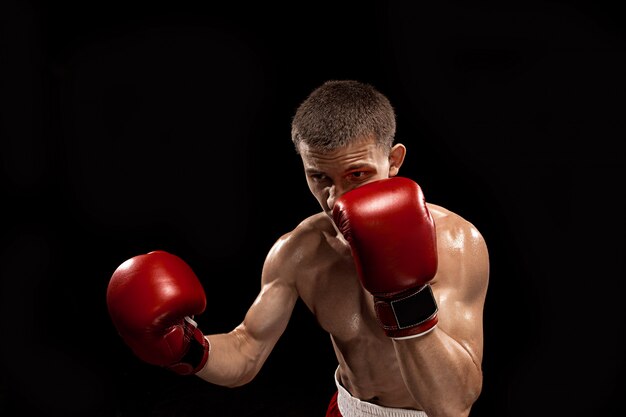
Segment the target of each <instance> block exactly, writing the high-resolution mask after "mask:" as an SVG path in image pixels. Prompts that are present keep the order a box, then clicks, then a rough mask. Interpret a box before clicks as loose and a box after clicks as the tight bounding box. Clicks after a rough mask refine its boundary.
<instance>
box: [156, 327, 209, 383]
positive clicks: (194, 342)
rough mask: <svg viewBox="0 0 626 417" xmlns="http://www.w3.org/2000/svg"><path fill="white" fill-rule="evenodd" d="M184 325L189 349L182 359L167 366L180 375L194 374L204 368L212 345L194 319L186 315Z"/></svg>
mask: <svg viewBox="0 0 626 417" xmlns="http://www.w3.org/2000/svg"><path fill="white" fill-rule="evenodd" d="M184 327H185V332H184V338H185V342H186V345H187V349H186V351H185V353H184V354H183V356H182V358H181V359H180V361H178V362H176V363H173V364H171V365H169V366H167V369H169V370H170V371H172V372H175V373H177V374H179V375H194V374H196V373H198V372H200V371H201V370H202V368H204V365H205V364H206V362H207V360H208V359H209V352H210V350H211V346H210V344H209V341H208V340H207V338H206V337H204V335H203V334H202V332H201V331H200V329H198V325H197V323H196V322H195V321H194V320H192V319H191V318H189V317H185V322H184Z"/></svg>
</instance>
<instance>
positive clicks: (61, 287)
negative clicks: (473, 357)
mask: <svg viewBox="0 0 626 417" xmlns="http://www.w3.org/2000/svg"><path fill="white" fill-rule="evenodd" d="M437 4H438V6H433V5H430V4H429V5H427V6H422V5H420V6H419V7H417V6H407V5H404V4H401V3H400V2H397V3H396V2H389V3H387V2H359V3H355V4H353V5H348V4H345V3H339V2H336V3H335V2H325V1H324V2H310V3H306V4H299V5H298V6H297V7H295V6H294V5H291V4H289V3H287V4H285V5H284V6H278V5H273V4H269V3H267V2H257V3H251V4H245V3H239V2H237V3H235V2H233V3H232V4H219V3H211V2H186V1H185V2H167V3H166V2H164V3H152V2H118V1H106V2H105V1H91V2H77V1H57V2H29V1H21V2H20V1H17V0H8V1H3V2H2V3H1V6H0V23H1V32H0V36H1V38H0V48H1V49H0V51H1V54H0V65H1V73H0V76H1V83H0V106H1V107H0V110H1V117H0V122H1V124H0V126H1V130H0V135H1V139H2V142H1V144H2V147H1V157H2V159H1V169H0V186H1V191H2V193H1V195H2V208H3V213H4V214H3V215H2V223H1V224H2V233H1V235H0V239H1V244H0V245H1V246H0V249H1V253H0V271H1V281H0V415H2V416H27V415H28V416H30V415H38V416H190V417H195V416H311V417H313V416H321V415H323V414H324V412H325V409H326V406H327V404H328V400H329V398H330V396H331V395H332V394H333V393H334V390H335V387H334V382H333V379H332V375H333V371H334V369H335V367H336V359H335V357H334V354H333V352H332V348H331V344H330V341H329V337H328V336H327V335H326V334H325V333H324V332H323V331H322V330H321V329H320V328H319V327H318V326H317V324H316V322H315V319H314V317H313V316H312V315H311V313H310V312H309V311H307V310H306V308H305V307H304V306H303V305H302V304H301V303H299V304H298V305H297V306H296V310H295V312H294V315H293V318H292V320H291V322H290V324H289V326H288V328H287V331H286V333H285V335H284V336H283V338H282V339H281V340H280V341H279V343H278V345H277V346H276V348H275V350H274V352H273V353H272V354H271V356H270V358H269V359H268V361H267V363H266V365H265V367H264V368H263V369H262V371H261V373H260V374H259V376H258V377H257V379H255V380H254V381H253V382H252V383H250V384H249V385H247V386H244V387H241V388H235V389H227V388H222V387H217V386H213V385H210V384H207V383H204V382H202V381H201V380H199V379H198V378H195V377H189V378H181V377H177V376H174V375H173V374H170V373H169V372H166V371H164V370H161V369H157V368H154V367H151V366H149V365H145V364H143V363H141V362H140V361H139V360H138V359H136V358H135V357H134V356H133V355H132V354H131V352H130V351H129V349H128V348H126V346H125V345H123V343H122V342H121V339H120V338H119V337H118V336H117V334H116V332H115V330H114V328H113V326H112V324H111V322H110V320H109V317H108V313H107V311H106V302H105V294H106V287H107V283H108V279H109V277H110V276H111V273H112V272H113V270H114V269H115V268H116V267H117V266H118V265H119V264H120V263H121V262H123V261H124V260H125V259H127V258H129V257H131V256H134V255H137V254H140V253H145V252H148V251H150V250H155V249H164V250H168V251H170V252H172V253H176V254H178V255H179V256H181V257H182V258H183V259H185V260H186V261H187V262H188V263H189V264H190V265H191V266H192V268H193V269H194V270H195V272H196V273H197V275H198V276H199V277H200V280H201V281H202V284H203V286H204V287H205V289H206V292H207V298H208V306H207V309H206V312H205V313H204V314H203V315H201V316H197V317H196V318H197V320H198V322H199V324H200V326H201V328H202V329H203V331H204V332H205V333H207V334H210V333H215V332H226V331H229V330H231V329H232V328H233V327H234V326H236V325H237V324H239V323H240V321H241V320H242V319H243V316H244V314H245V312H246V310H247V308H248V307H249V306H250V304H251V303H252V302H253V300H254V298H255V296H256V294H257V292H258V290H259V288H260V287H259V285H260V271H261V266H262V264H263V260H264V258H265V255H266V253H267V251H268V250H269V248H270V247H271V245H272V244H273V243H274V241H275V240H276V239H278V238H279V237H280V236H281V235H282V234H283V233H285V232H287V231H289V230H291V229H292V228H293V227H294V226H295V225H296V224H297V223H298V222H299V221H300V220H301V219H303V218H304V217H306V216H308V215H310V214H312V213H314V212H316V211H317V209H318V207H317V203H316V201H315V200H314V198H313V197H312V196H310V195H309V192H308V189H307V187H306V183H305V180H304V176H303V174H302V172H301V166H300V160H299V157H298V156H297V155H296V154H295V152H294V150H293V147H292V145H291V142H290V138H289V134H290V121H291V117H292V115H293V113H294V111H295V109H296V107H297V105H298V104H299V103H300V101H301V100H303V99H304V98H305V97H306V95H307V94H308V93H309V92H310V91H311V90H312V89H313V88H315V87H317V86H318V85H319V84H321V83H322V82H323V81H325V80H327V79H346V78H351V79H359V80H362V81H366V82H370V83H372V84H374V85H375V86H376V87H378V88H379V89H380V90H381V91H382V92H383V93H385V94H386V95H387V96H388V97H389V98H390V100H391V101H392V103H393V104H394V106H395V108H396V111H397V114H398V133H397V139H398V141H400V142H402V143H405V144H406V145H407V147H408V155H407V160H406V163H405V165H404V167H403V169H402V172H401V173H402V174H403V175H405V176H408V177H411V178H413V179H415V180H416V181H417V182H419V183H420V184H421V185H422V188H423V189H424V192H425V195H426V197H427V199H428V200H430V201H431V202H433V203H436V204H440V205H443V206H445V207H447V208H449V209H451V210H453V211H455V212H457V213H459V214H460V215H462V216H463V217H465V218H467V219H468V220H470V221H471V222H472V223H474V224H475V225H476V226H477V227H478V228H479V229H480V230H481V232H482V233H483V235H484V236H485V238H486V241H487V244H488V245H489V249H490V257H491V280H490V287H489V292H488V296H487V303H486V306H485V322H484V324H485V351H484V362H483V368H484V388H483V392H482V395H481V397H480V399H479V401H478V402H477V403H476V405H475V406H474V408H473V410H472V413H471V416H472V417H491V416H499V417H501V416H510V417H515V416H523V415H529V414H532V415H536V416H553V415H568V416H600V415H611V413H612V412H615V411H616V410H617V409H618V408H617V407H618V404H619V403H620V402H621V401H620V400H621V398H623V394H624V383H623V373H624V360H623V353H624V344H623V339H624V307H623V301H622V298H623V295H622V294H623V290H624V285H623V277H624V261H623V257H624V232H625V231H626V230H625V227H624V226H625V225H624V213H625V207H624V186H623V183H622V181H621V180H620V176H621V175H623V173H624V169H623V162H624V158H623V151H622V148H621V147H620V143H621V142H622V141H623V137H624V133H625V132H624V110H625V109H624V72H625V69H626V62H625V59H624V52H623V51H624V26H623V19H622V18H621V15H620V14H619V13H618V9H617V7H614V6H611V5H610V4H609V2H591V1H584V2H542V3H538V2H530V3H529V2H514V3H507V4H508V6H503V5H502V4H500V3H499V2H493V3H482V4H481V5H467V4H462V3H461V2H459V3H451V2H437Z"/></svg>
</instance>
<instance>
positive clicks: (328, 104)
mask: <svg viewBox="0 0 626 417" xmlns="http://www.w3.org/2000/svg"><path fill="white" fill-rule="evenodd" d="M395 133H396V115H395V112H394V110H393V107H392V106H391V103H389V100H388V99H387V97H385V96H384V95H383V94H381V93H380V92H379V91H378V90H376V89H375V88H374V87H373V86H371V85H369V84H365V83H362V82H359V81H353V80H343V81H339V80H331V81H326V82H325V83H324V84H322V85H321V86H319V87H317V88H316V89H315V90H313V92H312V93H311V94H310V95H309V96H308V97H307V98H306V99H305V100H304V101H303V102H302V104H300V106H299V107H298V110H297V111H296V114H295V116H294V118H293V120H292V123H291V140H292V141H293V143H294V145H295V146H296V151H297V152H299V151H300V149H299V146H300V143H305V144H307V145H308V146H311V147H312V148H315V149H317V150H320V151H326V152H327V151H333V150H335V149H337V148H340V147H343V146H346V145H348V144H349V143H351V142H352V141H354V140H358V139H362V138H364V137H366V136H369V135H372V134H373V135H374V136H375V138H376V140H377V141H378V143H379V145H381V146H382V147H384V148H385V149H387V150H388V149H390V148H391V145H392V143H393V140H394V135H395Z"/></svg>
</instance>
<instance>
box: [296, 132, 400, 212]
mask: <svg viewBox="0 0 626 417" xmlns="http://www.w3.org/2000/svg"><path fill="white" fill-rule="evenodd" d="M399 154H401V155H400V157H398V156H399ZM300 156H301V157H302V163H303V165H304V173H305V175H306V180H307V183H308V185H309V189H310V190H311V193H313V195H314V196H315V198H316V199H317V201H318V202H319V203H320V206H322V209H323V210H324V212H325V213H326V214H327V215H328V216H330V217H331V218H332V210H333V206H334V204H335V201H336V200H337V199H338V198H339V197H341V196H342V195H343V194H344V193H346V192H348V191H350V190H352V189H354V188H357V187H360V186H361V185H363V184H367V183H369V182H372V181H376V180H380V179H384V178H389V177H392V176H394V175H396V174H397V172H398V168H399V167H400V164H401V163H402V160H403V158H404V146H402V145H399V144H398V145H395V146H394V147H393V148H392V150H391V152H386V151H385V150H384V149H382V147H380V146H378V145H377V144H376V142H375V140H374V138H369V139H364V140H361V141H356V142H355V143H352V144H350V145H348V146H346V147H344V148H340V149H337V150H335V151H332V152H320V151H319V150H316V149H314V148H310V147H308V146H307V145H306V144H301V145H300Z"/></svg>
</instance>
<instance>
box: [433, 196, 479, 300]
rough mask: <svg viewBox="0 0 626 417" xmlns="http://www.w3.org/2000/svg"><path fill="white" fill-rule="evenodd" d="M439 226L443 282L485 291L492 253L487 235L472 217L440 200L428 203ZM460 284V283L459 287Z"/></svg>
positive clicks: (438, 274) (439, 250)
mask: <svg viewBox="0 0 626 417" xmlns="http://www.w3.org/2000/svg"><path fill="white" fill-rule="evenodd" d="M428 209H429V211H430V213H431V215H432V216H433V220H434V222H435V227H436V230H437V250H438V253H439V271H438V273H437V277H436V279H437V280H438V281H440V283H441V284H442V285H444V286H445V285H446V284H450V285H454V286H456V287H457V288H467V289H473V290H477V291H479V292H482V290H484V289H485V288H486V286H487V281H488V279H489V253H488V250H487V244H486V242H485V239H484V237H483V235H482V234H481V233H480V231H479V230H478V229H477V228H476V226H474V225H473V224H472V223H471V222H470V221H468V220H466V219H464V218H463V217H462V216H460V215H459V214H457V213H454V212H453V211H451V210H448V209H446V208H444V207H441V206H438V205H436V204H431V203H428ZM459 285H460V287H459Z"/></svg>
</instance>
